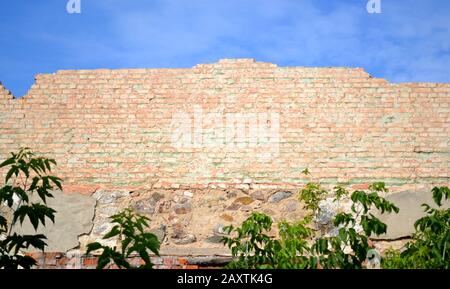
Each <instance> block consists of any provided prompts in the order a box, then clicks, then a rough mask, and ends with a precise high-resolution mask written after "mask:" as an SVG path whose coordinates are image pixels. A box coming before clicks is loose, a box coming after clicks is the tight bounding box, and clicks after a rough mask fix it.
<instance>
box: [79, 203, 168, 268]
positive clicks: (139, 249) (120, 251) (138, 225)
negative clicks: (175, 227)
mask: <svg viewBox="0 0 450 289" xmlns="http://www.w3.org/2000/svg"><path fill="white" fill-rule="evenodd" d="M111 220H112V223H113V224H116V225H114V226H113V228H112V229H111V231H109V232H108V233H107V234H106V235H105V236H104V237H103V239H109V238H119V241H120V245H121V246H120V248H117V247H116V246H114V247H109V246H105V245H102V244H100V243H99V242H94V243H90V244H88V246H87V248H88V250H87V254H89V253H90V252H92V251H96V250H102V254H101V255H100V257H99V260H98V264H97V269H102V268H105V267H106V266H107V265H109V264H111V262H113V263H115V264H116V265H117V266H118V267H119V268H125V269H130V268H131V265H130V263H129V262H128V261H127V258H129V257H130V256H131V255H132V254H135V253H137V254H138V255H139V256H140V257H141V258H142V260H143V261H144V264H143V265H141V266H140V267H139V268H145V269H151V268H152V267H153V264H152V262H151V261H150V256H149V254H148V251H147V250H150V251H152V252H153V253H155V254H156V255H158V254H159V247H160V244H159V241H158V238H157V237H156V236H155V235H154V234H152V233H149V232H147V231H146V229H147V228H148V223H147V221H150V220H149V219H148V218H147V217H145V216H142V215H139V214H135V213H134V212H133V211H132V210H130V209H125V210H124V211H122V212H120V213H119V214H116V215H113V216H111Z"/></svg>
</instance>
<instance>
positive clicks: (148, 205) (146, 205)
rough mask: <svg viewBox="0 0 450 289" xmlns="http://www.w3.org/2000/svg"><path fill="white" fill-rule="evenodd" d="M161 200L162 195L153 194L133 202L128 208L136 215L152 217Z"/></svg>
mask: <svg viewBox="0 0 450 289" xmlns="http://www.w3.org/2000/svg"><path fill="white" fill-rule="evenodd" d="M162 199H164V195H163V194H161V193H158V192H154V193H153V194H151V195H150V197H146V198H143V199H137V200H133V201H132V202H131V204H130V207H131V209H132V210H133V211H135V212H136V213H138V214H144V215H152V214H154V213H155V211H156V207H157V204H158V202H159V201H160V200H162ZM159 208H160V207H158V209H159Z"/></svg>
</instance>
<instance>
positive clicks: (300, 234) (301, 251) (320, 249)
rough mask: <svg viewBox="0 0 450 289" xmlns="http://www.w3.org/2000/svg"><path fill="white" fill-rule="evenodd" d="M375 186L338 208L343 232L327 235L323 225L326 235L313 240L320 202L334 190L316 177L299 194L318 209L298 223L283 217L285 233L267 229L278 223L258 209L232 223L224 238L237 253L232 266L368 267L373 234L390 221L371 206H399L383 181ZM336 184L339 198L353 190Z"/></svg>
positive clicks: (307, 204)
mask: <svg viewBox="0 0 450 289" xmlns="http://www.w3.org/2000/svg"><path fill="white" fill-rule="evenodd" d="M369 189H370V192H365V191H354V192H353V193H352V194H351V197H350V199H351V201H352V206H351V211H350V212H347V213H345V212H344V213H338V214H336V216H335V217H334V221H333V223H334V226H336V227H337V228H338V231H339V233H338V234H337V236H331V237H327V236H325V233H324V232H323V230H321V232H320V234H321V235H319V236H318V237H316V238H315V239H314V240H311V238H312V237H314V236H315V232H314V230H313V229H312V228H311V227H312V224H311V221H312V220H313V218H314V216H315V215H317V214H319V213H320V210H321V209H320V206H319V202H320V201H321V200H322V199H323V198H324V196H325V195H327V194H328V192H327V191H326V190H324V189H323V188H322V187H321V186H320V185H319V184H316V183H308V184H307V185H306V186H305V188H304V189H302V190H301V191H300V194H299V195H300V199H301V200H302V201H303V202H304V203H305V207H306V208H308V209H310V210H311V212H312V214H311V215H309V216H307V217H306V218H304V219H302V220H300V221H299V222H297V223H295V224H289V223H287V222H280V223H279V225H278V227H279V232H280V238H271V237H269V236H268V235H267V234H265V232H268V231H270V230H271V228H272V218H271V217H270V216H266V215H264V214H260V213H253V214H252V215H251V216H250V217H249V218H248V219H247V220H246V221H244V222H243V224H242V226H241V227H238V228H234V227H233V226H229V227H227V228H226V230H227V233H228V234H229V236H227V237H224V238H223V243H224V244H225V245H227V246H228V247H229V248H230V249H231V253H232V255H233V257H234V260H233V261H232V262H231V263H230V264H229V265H228V267H229V268H244V269H248V268H280V269H281V268H290V269H294V268H363V267H364V266H365V265H364V263H365V261H366V259H367V256H368V253H369V251H370V246H369V238H370V236H371V235H372V234H375V235H380V234H383V233H385V232H386V225H385V224H384V223H382V222H381V221H380V220H379V219H377V218H376V217H375V216H374V215H373V214H371V213H370V211H371V209H373V208H377V209H379V210H381V212H382V213H385V212H398V208H397V207H395V206H394V205H393V204H392V203H391V202H388V201H387V200H385V199H384V198H382V197H380V196H379V195H378V193H380V192H386V191H387V189H386V188H385V186H384V184H383V183H375V184H372V185H371V186H370V188H369ZM335 190H336V191H335V193H336V194H335V201H339V200H341V199H342V198H344V197H346V195H347V194H348V191H347V190H345V189H344V188H343V187H336V188H335ZM357 226H361V227H362V232H359V231H357V230H356V229H355V227H357ZM309 243H312V244H311V245H310V244H309Z"/></svg>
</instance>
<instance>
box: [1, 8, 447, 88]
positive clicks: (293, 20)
mask: <svg viewBox="0 0 450 289" xmlns="http://www.w3.org/2000/svg"><path fill="white" fill-rule="evenodd" d="M367 1H368V0H348V1H343V0H341V1H339V0H323V1H322V0H81V14H68V13H67V12H66V4H67V2H68V0H46V1H40V0H39V1H36V0H14V1H2V2H1V4H0V24H1V26H0V81H1V82H2V83H3V84H4V85H5V86H6V87H7V88H8V89H10V90H11V91H12V92H13V94H14V95H15V96H22V95H24V94H25V93H26V92H27V90H28V89H29V88H30V86H31V85H32V83H33V82H34V75H36V74H38V73H53V72H55V71H56V70H59V69H94V68H135V67H145V68H154V67H192V66H194V65H195V64H198V63H211V62H216V61H217V60H218V59H221V58H243V57H244V58H255V59H256V60H258V61H268V62H273V63H276V64H278V65H279V66H321V67H322V66H348V67H363V68H364V69H366V71H368V72H369V73H370V74H372V75H373V76H375V77H383V78H386V79H388V80H389V81H391V82H415V81H420V82H450V1H443V0H414V1H412V0H381V5H382V13H381V14H369V13H367V11H366V4H367Z"/></svg>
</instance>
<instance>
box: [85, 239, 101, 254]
mask: <svg viewBox="0 0 450 289" xmlns="http://www.w3.org/2000/svg"><path fill="white" fill-rule="evenodd" d="M101 248H102V244H100V243H99V242H94V243H89V244H88V245H87V252H86V254H89V253H90V252H92V251H96V250H98V249H101Z"/></svg>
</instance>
